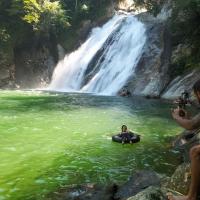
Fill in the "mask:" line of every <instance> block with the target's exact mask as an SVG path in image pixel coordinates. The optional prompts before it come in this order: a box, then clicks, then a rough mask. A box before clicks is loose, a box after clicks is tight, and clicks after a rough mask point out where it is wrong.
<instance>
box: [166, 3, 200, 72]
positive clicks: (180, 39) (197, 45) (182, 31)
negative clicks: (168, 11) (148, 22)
mask: <svg viewBox="0 0 200 200" xmlns="http://www.w3.org/2000/svg"><path fill="white" fill-rule="evenodd" d="M199 21H200V0H175V1H174V2H173V13H172V17H171V20H170V29H171V33H172V42H173V45H174V46H176V45H178V44H187V45H189V46H191V55H190V56H183V57H182V58H180V59H179V60H180V61H179V62H177V63H175V64H173V66H172V67H173V71H176V73H177V74H181V73H183V72H184V71H186V70H188V69H191V68H194V67H199V66H200V23H199Z"/></svg>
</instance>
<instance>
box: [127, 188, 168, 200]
mask: <svg viewBox="0 0 200 200" xmlns="http://www.w3.org/2000/svg"><path fill="white" fill-rule="evenodd" d="M165 194H166V193H165V191H162V190H161V188H159V187H148V188H147V189H145V190H143V191H142V192H140V193H138V194H137V195H135V196H133V197H130V198H128V199H127V200H167V197H166V195H165Z"/></svg>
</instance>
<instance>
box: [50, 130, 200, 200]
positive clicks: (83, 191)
mask: <svg viewBox="0 0 200 200" xmlns="http://www.w3.org/2000/svg"><path fill="white" fill-rule="evenodd" d="M184 134H185V132H183V133H182V134H180V135H179V136H177V138H175V140H174V141H173V145H172V146H173V147H172V148H174V149H176V150H179V151H180V152H181V155H182V162H181V163H180V165H179V166H178V167H177V168H176V170H175V172H174V173H173V174H172V176H171V177H167V176H163V175H161V174H158V173H156V172H155V171H147V170H141V171H136V172H135V173H134V174H133V175H132V176H131V177H130V178H129V180H128V181H127V182H126V183H124V184H123V185H117V184H114V183H110V184H109V185H108V186H102V185H96V184H86V185H77V186H72V187H69V188H63V189H60V190H59V191H57V192H55V193H53V194H49V196H48V197H47V200H167V196H166V194H167V192H171V193H172V194H174V195H185V194H187V192H188V190H189V185H190V181H191V173H190V161H189V159H188V153H189V149H190V148H191V147H192V146H194V145H195V144H197V143H199V142H200V133H198V134H196V135H195V136H194V137H192V138H191V139H189V140H188V142H187V144H186V145H180V138H181V137H182V136H183V135H184Z"/></svg>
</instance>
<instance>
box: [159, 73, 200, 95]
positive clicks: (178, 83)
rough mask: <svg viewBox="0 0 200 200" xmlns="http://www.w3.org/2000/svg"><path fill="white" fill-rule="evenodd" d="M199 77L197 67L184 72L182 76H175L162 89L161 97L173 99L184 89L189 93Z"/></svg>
mask: <svg viewBox="0 0 200 200" xmlns="http://www.w3.org/2000/svg"><path fill="white" fill-rule="evenodd" d="M199 77H200V70H199V69H194V70H193V71H190V72H186V73H185V74H183V75H182V76H178V77H176V78H175V79H174V80H172V81H171V83H170V84H169V85H168V87H167V88H166V89H165V90H164V92H163V94H162V96H161V97H162V98H164V99H175V98H177V97H179V96H180V94H181V93H182V92H183V91H184V90H187V91H188V92H189V93H191V92H192V87H193V84H194V83H195V82H196V81H197V80H199Z"/></svg>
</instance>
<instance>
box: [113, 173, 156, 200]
mask: <svg viewBox="0 0 200 200" xmlns="http://www.w3.org/2000/svg"><path fill="white" fill-rule="evenodd" d="M158 185H160V177H159V176H158V175H157V174H156V173H155V172H153V171H145V170H144V171H139V172H136V173H135V174H134V175H133V176H132V177H131V178H130V180H129V181H128V182H127V183H125V184H124V185H122V187H120V188H119V190H118V192H117V193H116V194H115V196H114V197H115V199H120V200H123V199H127V198H128V197H131V196H134V195H135V194H137V193H138V192H140V191H142V190H144V189H145V188H147V187H149V186H158Z"/></svg>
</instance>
